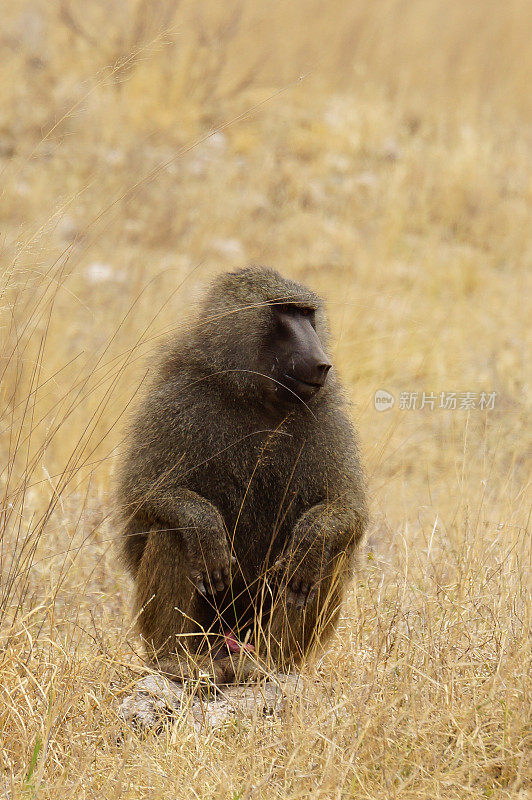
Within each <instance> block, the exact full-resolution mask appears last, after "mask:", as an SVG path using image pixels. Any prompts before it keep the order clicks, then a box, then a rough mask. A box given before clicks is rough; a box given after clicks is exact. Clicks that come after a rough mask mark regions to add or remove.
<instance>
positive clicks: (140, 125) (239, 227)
mask: <svg viewBox="0 0 532 800" xmlns="http://www.w3.org/2000/svg"><path fill="white" fill-rule="evenodd" d="M531 34H532V6H531V4H530V3H529V2H528V1H527V0H506V1H505V2H499V1H498V0H478V2H475V3H466V2H459V0H447V1H445V0H410V2H409V3H405V2H403V1H402V0H373V2H369V0H366V2H361V0H360V1H358V2H354V3H342V2H340V0H331V1H330V2H329V3H318V2H315V0H307V1H306V2H305V0H294V2H292V3H289V4H288V3H281V2H278V1H277V0H274V2H271V3H267V4H266V3H260V2H258V0H242V2H236V3H235V2H230V3H227V4H225V3H224V4H222V3H215V2H214V0H207V2H200V3H198V2H195V3H192V2H181V3H179V2H176V1H174V2H169V1H168V0H152V2H148V0H127V2H122V3H119V2H118V1H117V0H109V1H108V2H107V3H105V2H103V0H86V2H84V3H82V2H77V1H76V0H63V1H62V2H60V0H13V2H11V3H10V4H6V7H5V8H3V9H2V28H1V30H0V77H1V80H0V175H1V179H0V253H1V265H2V267H1V268H2V286H1V292H2V294H1V303H0V306H1V311H0V315H1V317H0V331H1V334H0V335H1V340H0V375H1V381H2V383H1V394H0V397H1V405H0V535H1V546H0V560H1V584H0V619H1V628H0V644H1V649H0V737H1V775H0V792H1V794H2V796H5V797H7V798H13V799H14V798H33V797H35V798H43V799H44V798H53V799H54V800H55V798H105V799H106V800H107V798H125V799H126V798H127V800H129V798H131V799H132V798H143V799H144V798H150V799H151V798H154V799H155V798H161V799H163V798H164V800H170V798H172V800H173V798H178V799H179V800H181V798H183V799H184V798H187V800H188V798H201V799H202V800H203V798H209V799H210V798H213V799H216V800H217V799H218V798H220V800H222V799H224V800H225V798H228V799H229V800H237V798H239V799H240V798H242V800H243V799H244V798H282V799H283V800H295V799H296V798H313V799H314V798H357V799H358V798H368V800H377V799H378V798H397V799H399V798H401V800H403V799H405V800H406V798H412V799H414V798H416V800H440V798H441V800H443V799H445V800H447V798H460V800H461V799H462V798H475V800H476V798H520V800H524V799H525V798H530V797H532V773H531V762H530V750H531V744H532V729H531V724H530V719H531V689H532V680H531V661H530V654H531V651H530V625H531V595H530V589H531V579H530V578H531V554H532V548H531V543H530V497H531V495H530V465H531V461H530V443H531V437H530V426H529V425H528V426H527V421H529V417H528V420H527V412H528V413H529V412H530V396H531V388H530V371H528V372H527V359H526V356H527V352H528V354H529V348H530V316H531V311H532V309H531V303H530V283H529V282H527V277H529V275H530V267H531V262H532V238H531V230H532V92H531V90H530V82H531V76H532V48H531V47H530V38H531ZM250 262H255V263H265V264H269V265H272V266H274V267H276V268H278V269H279V270H281V271H282V272H285V273H286V274H287V275H289V276H291V277H294V278H296V279H298V280H301V281H303V282H306V283H308V284H309V285H311V286H312V287H313V288H314V289H316V290H317V291H319V292H320V293H322V294H323V296H324V297H325V298H326V300H327V305H328V309H329V313H330V317H331V327H332V330H333V334H334V358H335V363H336V365H337V368H338V370H339V372H340V373H341V375H342V376H343V379H344V381H345V384H346V388H347V390H348V393H349V397H350V399H351V400H352V415H353V418H354V420H355V422H356V424H357V427H358V429H359V431H360V438H361V444H362V451H363V457H364V463H365V467H366V471H367V476H368V486H369V493H370V500H371V513H372V521H371V527H370V530H369V532H368V537H367V542H366V545H365V547H364V549H363V551H362V553H361V558H360V567H359V572H358V575H357V579H356V581H355V584H354V586H353V587H352V590H351V591H350V594H349V598H348V602H347V604H346V606H345V608H344V611H343V616H342V621H341V625H340V629H339V631H338V634H337V635H336V637H335V638H334V640H333V643H332V646H331V647H330V649H329V650H328V651H327V653H326V655H325V657H324V658H323V659H322V660H321V661H320V662H318V663H316V664H309V665H308V666H307V668H306V669H305V670H304V679H303V689H302V692H301V696H300V697H298V698H297V701H296V702H294V704H293V706H292V707H291V708H289V709H288V710H287V712H286V713H285V714H284V715H282V716H279V717H272V718H265V719H261V718H257V719H252V720H245V719H242V720H239V719H237V720H235V721H234V723H231V724H228V725H226V726H225V727H223V728H222V729H220V730H218V731H211V732H208V731H203V732H197V731H195V730H194V729H193V728H192V727H191V726H190V725H188V724H187V722H186V720H185V721H183V722H181V723H179V722H178V723H176V724H175V725H174V726H173V727H169V728H168V729H167V730H166V731H165V732H164V733H163V734H162V735H160V736H155V735H154V736H148V737H147V738H144V739H143V738H141V737H139V736H137V735H136V734H134V733H132V732H129V731H127V730H124V728H123V725H122V724H121V723H120V720H119V718H118V716H117V708H118V705H119V703H120V700H121V698H123V697H124V695H125V694H127V692H128V690H130V688H131V686H132V684H133V683H134V681H135V680H136V679H137V678H138V676H139V675H141V674H142V670H143V668H142V659H141V655H142V652H141V649H140V643H139V640H138V637H137V634H136V632H135V629H134V627H133V625H132V619H131V611H130V608H131V586H130V583H129V579H128V578H127V577H126V575H125V574H124V572H123V571H122V569H121V568H120V567H119V565H118V563H117V559H116V555H115V550H114V545H113V538H114V535H115V532H114V530H113V526H112V523H111V520H110V513H111V511H112V479H113V470H114V469H115V464H116V459H117V458H119V453H120V443H121V438H122V436H123V423H124V419H125V414H126V413H127V409H128V407H129V405H130V403H131V402H132V401H133V402H134V398H135V395H136V394H137V392H138V390H139V387H140V386H141V384H142V383H143V381H144V379H145V377H146V373H147V371H148V370H149V365H150V358H149V355H150V353H151V352H153V350H154V348H155V347H156V346H157V345H158V344H159V342H160V340H161V337H163V336H165V335H167V334H171V332H173V331H179V330H181V329H183V326H184V325H186V322H185V320H186V317H187V315H188V313H189V311H190V310H191V309H193V308H194V305H195V301H196V297H197V296H198V290H199V289H200V288H201V287H202V286H203V285H204V284H205V283H206V282H207V281H208V280H209V279H210V277H211V276H212V275H214V274H215V273H216V272H217V271H220V270H228V269H233V268H236V267H241V266H244V265H245V264H248V263H250ZM527 271H528V275H527ZM528 368H529V370H530V363H528ZM379 389H385V390H387V391H389V392H391V393H393V394H394V396H395V399H396V402H395V405H394V407H393V408H392V409H391V410H388V411H382V412H381V411H377V410H376V409H375V406H374V393H375V391H377V390H379ZM402 392H407V393H416V392H417V393H418V398H417V405H418V407H417V408H416V409H410V410H408V409H404V408H401V407H400V405H401V404H400V396H401V393H402ZM423 392H425V393H427V394H428V393H434V395H436V401H435V403H434V406H435V407H434V408H433V409H431V408H430V405H431V404H430V403H427V398H426V399H425V408H423V409H421V408H419V405H420V404H421V400H422V393H423ZM441 392H445V393H448V392H457V393H459V395H458V406H459V405H460V403H461V398H460V393H464V392H472V393H474V395H475V396H474V397H473V399H474V400H475V401H476V403H475V404H476V407H475V408H471V409H469V410H467V409H465V408H459V407H457V408H456V409H455V410H453V409H442V408H440V407H439V404H440V399H439V398H440V393H441ZM481 392H485V393H492V392H496V396H495V401H494V407H493V408H492V409H481V408H479V407H478V406H479V405H480V395H481ZM121 732H123V737H121Z"/></svg>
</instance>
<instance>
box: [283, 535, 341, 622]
mask: <svg viewBox="0 0 532 800" xmlns="http://www.w3.org/2000/svg"><path fill="white" fill-rule="evenodd" d="M328 564H329V548H328V547H327V545H326V544H325V543H324V542H323V540H321V541H319V542H318V541H313V540H312V539H311V538H310V537H303V538H301V539H300V541H299V542H298V543H297V544H295V543H294V544H293V545H292V547H291V548H290V550H289V552H288V553H286V554H285V555H283V556H282V557H281V558H280V559H278V561H277V562H276V564H275V572H276V574H277V577H278V584H279V587H280V590H281V596H282V597H284V602H286V605H287V606H289V607H293V606H295V608H296V609H298V610H303V609H304V608H305V606H306V605H307V603H308V602H311V601H312V600H313V599H314V597H315V596H316V594H317V592H318V589H319V585H320V582H321V580H322V579H323V577H324V575H325V573H326V572H327V567H328Z"/></svg>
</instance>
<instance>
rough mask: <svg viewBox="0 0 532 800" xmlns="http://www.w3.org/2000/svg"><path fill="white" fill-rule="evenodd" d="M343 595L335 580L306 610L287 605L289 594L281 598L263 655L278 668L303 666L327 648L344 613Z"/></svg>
mask: <svg viewBox="0 0 532 800" xmlns="http://www.w3.org/2000/svg"><path fill="white" fill-rule="evenodd" d="M341 600H342V592H341V590H340V587H339V586H338V585H337V584H336V583H335V582H333V581H323V582H322V584H321V586H320V587H319V589H318V590H317V591H316V593H315V594H314V595H312V596H311V597H310V598H309V600H308V601H307V603H306V604H305V605H304V606H303V607H297V606H296V605H295V604H294V603H291V602H287V597H286V592H284V593H279V595H278V596H277V598H276V600H275V602H274V604H273V607H272V610H271V613H270V617H269V620H268V623H267V625H266V626H264V629H263V631H262V633H260V632H259V637H260V639H261V644H260V655H261V656H263V657H266V658H268V661H271V662H272V663H273V665H275V667H276V668H277V669H286V668H287V667H289V666H291V665H297V664H299V663H300V662H301V661H302V659H303V658H304V657H305V656H306V655H307V654H308V653H309V652H310V651H313V650H315V649H319V648H320V647H323V645H325V643H326V642H327V640H328V639H329V638H330V636H331V634H332V633H333V631H334V629H335V627H336V623H337V621H338V616H339V612H340V605H341Z"/></svg>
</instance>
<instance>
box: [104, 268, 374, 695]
mask: <svg viewBox="0 0 532 800" xmlns="http://www.w3.org/2000/svg"><path fill="white" fill-rule="evenodd" d="M327 341H328V334H327V324H326V319H325V314H324V310H323V303H322V301H321V299H320V298H319V297H318V296H317V295H315V294H314V293H313V292H311V291H310V290H309V289H307V288H305V287H304V286H301V285H300V284H298V283H295V282H293V281H291V280H287V279H285V278H283V277H282V276H281V275H280V274H279V273H278V272H275V271H274V270H272V269H266V268H260V267H253V268H249V269H243V270H239V271H237V272H233V273H228V274H223V275H220V276H219V277H218V278H217V279H216V280H215V281H214V282H213V283H212V285H211V286H210V289H209V290H208V291H207V294H206V296H205V300H204V304H203V307H202V309H201V311H200V313H199V315H198V317H197V319H196V320H195V322H194V323H193V324H192V326H191V327H190V328H189V330H187V332H186V333H183V334H182V335H181V336H179V337H178V338H177V339H176V340H175V341H174V342H173V343H172V344H171V345H169V346H168V347H167V348H166V350H165V351H164V353H163V356H162V358H161V361H160V363H159V365H158V367H157V369H156V374H155V377H154V380H153V382H152V384H151V386H150V389H149V391H148V393H147V395H146V397H145V399H144V400H143V402H142V403H141V405H140V408H139V409H138V411H137V414H136V416H135V418H134V420H133V422H132V425H131V428H130V436H129V440H128V447H127V452H126V454H125V456H124V458H123V461H122V467H121V471H120V480H119V492H118V494H119V507H120V513H121V517H122V520H123V539H122V541H123V557H124V560H125V563H126V565H127V567H128V568H129V570H130V572H131V574H132V575H133V577H134V579H135V582H136V591H137V604H138V612H139V616H138V623H139V627H140V632H141V634H142V637H143V639H144V642H145V645H146V647H147V649H148V653H149V657H150V660H151V662H152V663H153V665H154V666H157V667H158V668H159V669H161V670H162V671H163V672H165V673H166V674H168V675H169V676H172V677H177V678H179V677H183V676H187V675H190V668H189V667H188V666H187V664H189V663H192V662H194V663H195V664H196V665H197V664H198V663H199V664H204V665H205V664H210V673H211V674H213V675H214V677H215V679H216V680H218V681H220V682H226V681H230V680H233V679H234V678H235V672H236V669H237V666H238V668H239V670H240V674H241V675H243V676H246V675H249V674H250V672H251V671H252V670H253V665H254V664H257V663H264V662H265V660H267V658H268V659H269V660H270V663H271V662H272V661H273V663H275V664H276V665H277V666H278V667H282V666H283V665H284V666H287V665H289V664H290V663H297V662H298V661H300V659H301V657H302V656H303V655H304V654H305V653H306V652H307V651H308V650H309V648H310V647H311V646H312V645H313V644H315V643H316V642H317V640H318V638H319V639H320V640H321V641H323V640H324V639H325V638H326V637H327V636H328V635H329V634H330V633H331V631H332V630H333V628H334V625H335V623H336V620H337V617H338V611H339V606H340V603H341V600H342V595H343V593H344V588H345V585H346V582H347V580H348V578H349V576H350V573H351V565H352V561H353V555H354V551H355V549H356V545H357V544H358V542H359V541H360V538H361V536H362V533H363V530H364V527H365V523H366V517H367V512H366V503H365V497H364V490H363V481H362V474H361V468H360V464H359V457H358V449H357V445H356V441H355V435H354V432H353V429H352V427H351V424H350V422H349V420H348V417H347V416H346V413H345V411H344V401H343V399H342V392H341V388H340V385H339V383H338V380H337V378H336V375H335V373H334V370H332V371H329V370H330V367H331V364H330V363H329V358H328V356H327V355H326V348H327ZM204 668H205V667H204Z"/></svg>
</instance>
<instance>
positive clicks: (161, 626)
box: [137, 530, 216, 679]
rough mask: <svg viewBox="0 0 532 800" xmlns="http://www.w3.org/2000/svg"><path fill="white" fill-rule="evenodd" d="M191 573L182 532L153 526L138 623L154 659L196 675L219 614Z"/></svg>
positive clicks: (164, 667)
mask: <svg viewBox="0 0 532 800" xmlns="http://www.w3.org/2000/svg"><path fill="white" fill-rule="evenodd" d="M188 573H189V569H188V565H187V563H186V556H185V553H184V550H183V547H182V544H181V541H180V538H179V534H177V533H176V532H173V531H154V530H152V531H151V532H150V533H149V536H148V541H147V542H146V547H145V549H144V553H143V555H142V559H141V561H140V565H139V569H138V573H137V608H138V611H139V615H138V625H139V629H140V632H141V634H142V637H143V639H144V642H145V645H146V649H147V652H148V658H149V660H150V663H151V664H152V665H153V666H154V667H156V668H157V669H160V670H161V671H162V672H164V673H165V674H167V675H168V676H169V677H175V678H183V679H185V678H188V677H190V676H191V674H192V670H193V666H192V662H193V661H194V659H196V658H197V657H199V656H200V654H202V653H203V654H205V653H206V652H207V651H208V649H209V643H210V642H209V637H208V635H207V634H209V633H210V632H211V631H210V630H209V628H211V627H212V623H213V622H214V621H215V619H216V611H215V609H214V608H212V609H211V608H210V607H209V599H208V598H204V597H202V595H201V594H200V593H199V592H198V590H197V588H196V587H195V586H194V584H193V583H192V581H191V580H190V579H189V577H188ZM210 600H211V602H213V601H212V598H210Z"/></svg>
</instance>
